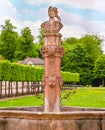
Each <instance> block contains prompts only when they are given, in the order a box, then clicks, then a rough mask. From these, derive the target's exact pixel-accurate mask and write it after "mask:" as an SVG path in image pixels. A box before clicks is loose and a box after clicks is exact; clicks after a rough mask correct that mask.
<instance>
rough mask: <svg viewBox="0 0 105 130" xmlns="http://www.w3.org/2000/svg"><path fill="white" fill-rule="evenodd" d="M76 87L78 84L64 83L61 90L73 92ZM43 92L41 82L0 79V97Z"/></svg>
mask: <svg viewBox="0 0 105 130" xmlns="http://www.w3.org/2000/svg"><path fill="white" fill-rule="evenodd" d="M76 87H77V86H76V85H72V84H64V85H63V86H62V87H61V90H62V91H64V90H71V93H72V91H73V92H75V91H76ZM43 92H44V88H43V87H42V84H41V82H9V81H0V99H2V98H8V97H16V96H22V95H31V94H35V95H36V96H37V95H38V94H39V93H43Z"/></svg>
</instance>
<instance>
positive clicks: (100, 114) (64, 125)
mask: <svg viewBox="0 0 105 130" xmlns="http://www.w3.org/2000/svg"><path fill="white" fill-rule="evenodd" d="M32 109H34V108H32ZM67 109H68V108H67ZM82 109H83V108H82ZM30 110H31V109H30ZM68 110H69V109H68ZM93 110H94V111H92V109H90V110H89V111H88V109H86V111H85V109H84V111H81V110H79V111H77V109H76V110H75V111H71V112H60V113H58V112H56V113H53V112H51V113H44V112H30V111H26V110H25V109H24V110H23V111H22V110H21V111H20V110H16V109H15V111H13V110H0V121H1V122H0V130H105V111H104V109H102V110H101V109H100V111H99V109H96V111H95V109H93ZM63 111H64V110H63Z"/></svg>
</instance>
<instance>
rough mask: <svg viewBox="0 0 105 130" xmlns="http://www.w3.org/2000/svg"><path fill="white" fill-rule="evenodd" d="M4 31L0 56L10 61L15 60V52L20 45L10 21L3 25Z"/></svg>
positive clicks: (0, 43) (1, 37)
mask: <svg viewBox="0 0 105 130" xmlns="http://www.w3.org/2000/svg"><path fill="white" fill-rule="evenodd" d="M1 27H2V31H1V36H0V54H1V55H2V56H3V57H4V58H5V59H8V60H10V61H12V60H13V59H14V52H15V49H16V46H17V43H18V34H17V32H15V31H14V30H15V29H16V27H15V26H13V25H12V23H11V22H10V20H5V24H4V25H1Z"/></svg>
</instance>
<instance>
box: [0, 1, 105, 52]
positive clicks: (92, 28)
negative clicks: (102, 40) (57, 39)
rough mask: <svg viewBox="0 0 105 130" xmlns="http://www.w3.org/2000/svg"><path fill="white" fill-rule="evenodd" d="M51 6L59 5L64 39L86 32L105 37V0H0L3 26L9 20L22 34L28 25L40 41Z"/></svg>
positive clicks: (0, 20)
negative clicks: (41, 28) (40, 33)
mask: <svg viewBox="0 0 105 130" xmlns="http://www.w3.org/2000/svg"><path fill="white" fill-rule="evenodd" d="M49 6H54V7H57V8H58V14H59V16H60V17H61V22H62V24H63V28H62V29H61V31H60V33H61V34H62V39H64V38H68V37H76V38H81V37H83V36H84V35H85V34H98V35H100V36H103V37H105V0H0V25H2V24H4V22H5V20H6V19H10V20H11V22H12V24H13V25H14V26H16V27H17V32H18V33H19V34H20V32H21V29H23V28H24V27H29V28H30V29H31V30H32V34H33V35H34V37H35V40H37V39H36V36H37V35H38V32H39V30H38V29H39V28H40V25H41V23H43V22H44V21H47V20H48V7H49ZM0 31H1V27H0ZM103 50H104V52H105V44H103Z"/></svg>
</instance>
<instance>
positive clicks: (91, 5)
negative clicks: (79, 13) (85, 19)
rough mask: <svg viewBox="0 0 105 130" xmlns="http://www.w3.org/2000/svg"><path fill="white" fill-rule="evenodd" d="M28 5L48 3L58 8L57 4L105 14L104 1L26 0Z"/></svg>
mask: <svg viewBox="0 0 105 130" xmlns="http://www.w3.org/2000/svg"><path fill="white" fill-rule="evenodd" d="M24 1H25V2H26V3H28V4H31V5H34V4H41V3H47V4H50V5H54V6H56V4H66V5H71V6H74V7H76V8H83V9H86V8H88V9H96V10H100V11H104V12H105V1H104V0H97V1H96V0H24Z"/></svg>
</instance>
